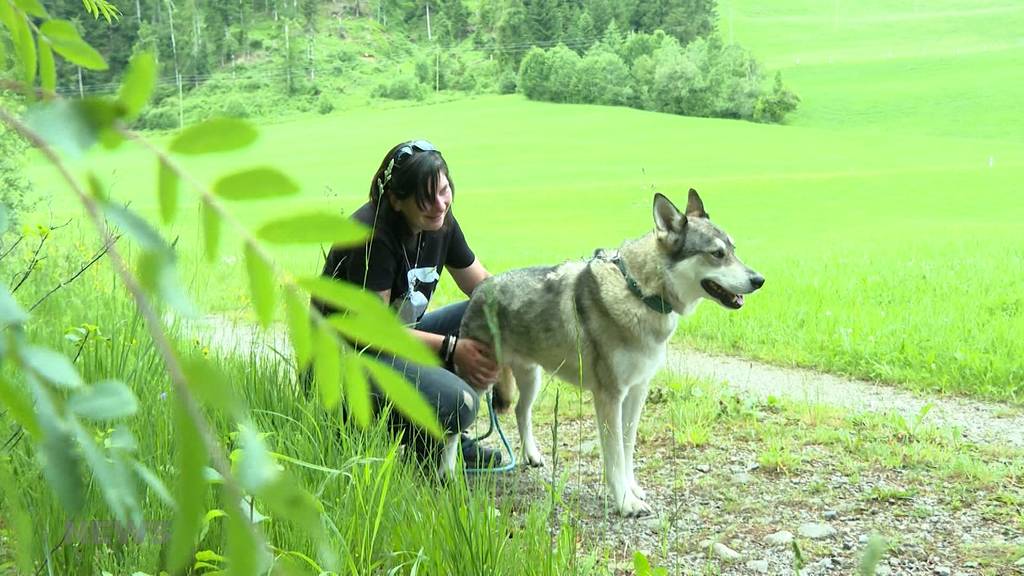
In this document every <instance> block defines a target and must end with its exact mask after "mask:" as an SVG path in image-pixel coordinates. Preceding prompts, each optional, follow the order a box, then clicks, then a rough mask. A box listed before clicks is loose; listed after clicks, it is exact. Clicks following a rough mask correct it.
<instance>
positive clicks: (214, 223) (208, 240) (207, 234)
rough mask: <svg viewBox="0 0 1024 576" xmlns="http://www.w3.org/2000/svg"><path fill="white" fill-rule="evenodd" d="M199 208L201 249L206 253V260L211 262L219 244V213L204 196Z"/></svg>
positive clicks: (214, 258) (215, 255) (215, 257)
mask: <svg viewBox="0 0 1024 576" xmlns="http://www.w3.org/2000/svg"><path fill="white" fill-rule="evenodd" d="M200 210H201V211H202V216H203V251H204V252H205V253H206V261H207V262H213V261H214V260H216V259H217V249H218V248H219V246H220V214H219V213H218V212H217V209H216V208H214V207H213V205H212V204H211V203H210V200H209V199H207V198H205V197H204V198H203V203H202V208H200Z"/></svg>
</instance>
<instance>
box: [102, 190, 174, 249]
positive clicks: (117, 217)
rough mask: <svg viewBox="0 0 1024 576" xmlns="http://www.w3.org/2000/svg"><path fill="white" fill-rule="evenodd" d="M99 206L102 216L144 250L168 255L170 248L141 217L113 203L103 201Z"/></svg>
mask: <svg viewBox="0 0 1024 576" xmlns="http://www.w3.org/2000/svg"><path fill="white" fill-rule="evenodd" d="M99 204H100V208H101V209H102V210H103V214H104V216H106V217H107V219H108V220H110V221H111V222H113V223H114V224H115V225H116V226H117V227H118V228H119V229H121V230H123V231H124V232H125V233H126V234H128V236H129V237H131V239H132V240H135V241H136V242H138V243H139V246H141V247H142V248H143V249H144V250H149V251H151V252H157V253H160V254H165V255H166V254H169V252H170V247H169V246H168V245H167V243H166V242H164V239H163V237H161V236H160V233H159V232H157V231H156V229H154V228H153V227H152V226H151V225H150V224H149V222H146V221H145V220H144V219H143V218H142V217H141V216H139V215H138V214H136V213H134V212H132V211H131V210H129V209H127V208H125V207H124V206H121V205H118V204H114V203H113V202H107V201H103V202H100V203H99Z"/></svg>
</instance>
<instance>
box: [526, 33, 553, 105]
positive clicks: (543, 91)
mask: <svg viewBox="0 0 1024 576" xmlns="http://www.w3.org/2000/svg"><path fill="white" fill-rule="evenodd" d="M550 77H551V67H550V65H549V64H548V53H547V52H545V51H544V50H543V49H542V48H538V47H536V46H534V47H533V48H530V51H529V52H527V53H526V56H524V57H523V61H522V62H520V63H519V83H518V86H519V91H520V92H522V93H523V95H524V96H526V97H527V98H529V99H531V100H547V99H548V84H549V82H550Z"/></svg>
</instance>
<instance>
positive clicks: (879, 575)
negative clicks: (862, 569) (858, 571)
mask: <svg viewBox="0 0 1024 576" xmlns="http://www.w3.org/2000/svg"><path fill="white" fill-rule="evenodd" d="M889 574H892V570H891V569H889V567H888V566H884V565H883V566H879V567H877V568H875V576H889Z"/></svg>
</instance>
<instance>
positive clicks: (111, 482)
mask: <svg viewBox="0 0 1024 576" xmlns="http://www.w3.org/2000/svg"><path fill="white" fill-rule="evenodd" d="M70 424H71V427H72V429H73V430H74V432H75V438H76V439H77V440H78V445H79V446H80V447H81V449H82V455H83V456H84V457H85V462H86V464H88V465H89V469H90V470H92V476H93V480H94V483H95V484H96V485H98V486H99V489H100V493H101V494H103V499H104V500H105V501H106V502H107V507H108V508H110V510H111V512H113V513H114V518H116V519H117V521H118V523H120V524H121V525H122V526H128V527H132V528H134V527H141V525H142V510H141V508H140V507H139V499H138V494H137V493H136V486H135V483H134V482H132V479H131V476H130V474H129V472H128V469H127V468H126V467H125V465H124V462H122V461H121V460H120V459H119V458H116V457H114V458H108V457H107V454H105V453H104V451H103V450H101V449H100V448H99V446H97V445H96V442H95V441H94V440H93V437H92V432H90V431H88V430H86V429H85V427H83V426H82V425H81V424H80V423H79V422H78V420H77V419H75V418H72V419H71V421H70Z"/></svg>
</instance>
